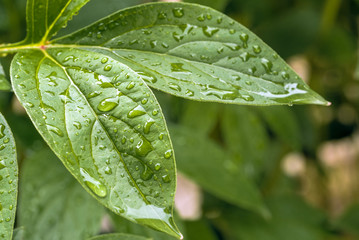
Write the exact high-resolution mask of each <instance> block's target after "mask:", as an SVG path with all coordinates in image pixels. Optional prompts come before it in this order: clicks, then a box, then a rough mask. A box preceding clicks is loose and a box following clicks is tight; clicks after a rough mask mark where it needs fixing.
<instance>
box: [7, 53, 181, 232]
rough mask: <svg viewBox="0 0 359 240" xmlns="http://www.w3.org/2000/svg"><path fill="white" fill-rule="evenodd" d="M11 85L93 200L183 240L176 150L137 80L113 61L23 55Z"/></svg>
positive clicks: (15, 66)
mask: <svg viewBox="0 0 359 240" xmlns="http://www.w3.org/2000/svg"><path fill="white" fill-rule="evenodd" d="M11 77H12V81H13V83H14V91H15V94H16V95H17V97H18V98H19V100H20V102H21V103H22V104H23V106H24V107H25V109H26V111H27V112H28V114H29V115H30V118H31V119H32V121H33V122H34V124H35V126H36V128H37V129H38V130H39V132H40V133H41V135H42V136H43V138H44V139H45V140H46V142H47V143H48V144H49V145H50V147H51V148H52V150H53V151H54V152H55V153H56V154H57V156H58V157H59V158H60V159H61V161H62V162H63V163H64V165H65V166H66V167H67V169H68V170H69V171H70V172H71V173H72V174H73V175H74V176H75V178H76V179H77V180H78V181H79V182H80V183H81V184H82V185H83V186H84V188H85V189H86V190H87V191H88V192H89V193H91V194H92V195H93V196H94V197H95V198H96V199H97V200H98V201H99V202H100V203H101V204H103V205H105V206H106V207H108V208H109V209H111V210H112V211H114V212H115V213H117V214H120V215H121V216H123V217H126V218H127V219H129V220H132V221H135V222H137V223H141V224H144V225H147V226H150V227H152V228H154V229H157V230H160V231H163V232H166V233H168V234H171V235H174V236H176V237H180V233H179V232H178V230H177V227H176V226H175V224H174V222H173V218H172V209H173V195H174V192H175V187H176V172H175V162H174V155H173V148H172V144H171V141H170V138H169V135H168V130H167V127H166V124H165V121H164V117H163V115H162V112H161V109H160V106H159V105H158V103H157V101H156V99H155V97H154V96H153V93H152V92H151V90H150V89H149V88H148V87H147V86H146V84H144V82H143V80H142V79H141V78H140V77H139V76H138V75H137V74H135V73H134V72H133V71H132V70H130V69H129V68H127V67H126V66H125V65H123V64H121V63H119V62H117V61H116V60H113V59H111V58H110V57H107V56H104V55H101V54H98V53H93V52H89V51H84V50H76V49H69V48H63V49H49V50H48V51H29V52H23V53H20V54H17V55H16V56H15V58H14V60H13V62H12V65H11Z"/></svg>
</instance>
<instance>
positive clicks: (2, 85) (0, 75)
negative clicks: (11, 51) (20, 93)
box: [0, 64, 11, 91]
mask: <svg viewBox="0 0 359 240" xmlns="http://www.w3.org/2000/svg"><path fill="white" fill-rule="evenodd" d="M10 89H11V85H10V83H9V81H8V80H7V79H6V77H5V73H4V69H3V67H2V65H1V64H0V91H9V90H10Z"/></svg>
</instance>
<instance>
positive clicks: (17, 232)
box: [12, 227, 25, 240]
mask: <svg viewBox="0 0 359 240" xmlns="http://www.w3.org/2000/svg"><path fill="white" fill-rule="evenodd" d="M24 235H25V229H24V227H19V228H15V229H14V234H13V236H12V240H24V239H25V238H24Z"/></svg>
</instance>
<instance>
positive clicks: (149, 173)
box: [140, 165, 153, 181]
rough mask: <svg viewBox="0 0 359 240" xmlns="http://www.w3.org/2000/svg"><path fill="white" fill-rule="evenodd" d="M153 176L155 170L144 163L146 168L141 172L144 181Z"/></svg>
mask: <svg viewBox="0 0 359 240" xmlns="http://www.w3.org/2000/svg"><path fill="white" fill-rule="evenodd" d="M152 176H153V171H152V170H151V169H150V168H149V167H148V166H147V165H144V169H143V171H142V173H141V176H140V177H141V179H142V180H144V181H147V180H150V179H151V178H152Z"/></svg>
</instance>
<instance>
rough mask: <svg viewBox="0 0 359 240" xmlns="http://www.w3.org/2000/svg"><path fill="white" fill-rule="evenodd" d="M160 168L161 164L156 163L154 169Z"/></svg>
mask: <svg viewBox="0 0 359 240" xmlns="http://www.w3.org/2000/svg"><path fill="white" fill-rule="evenodd" d="M160 169H161V164H159V163H156V165H155V170H156V171H158V170H160Z"/></svg>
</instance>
